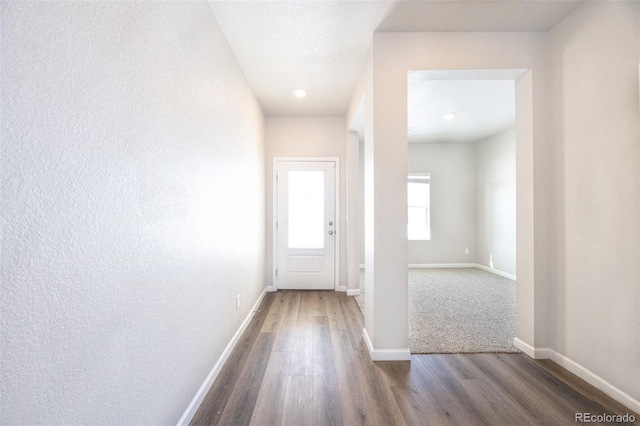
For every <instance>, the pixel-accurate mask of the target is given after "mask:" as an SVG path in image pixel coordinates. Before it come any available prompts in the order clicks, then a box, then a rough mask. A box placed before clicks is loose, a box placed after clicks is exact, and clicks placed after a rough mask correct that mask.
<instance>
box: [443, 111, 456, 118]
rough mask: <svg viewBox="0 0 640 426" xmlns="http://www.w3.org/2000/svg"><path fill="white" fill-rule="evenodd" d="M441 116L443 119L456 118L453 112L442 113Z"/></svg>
mask: <svg viewBox="0 0 640 426" xmlns="http://www.w3.org/2000/svg"><path fill="white" fill-rule="evenodd" d="M442 118H444V119H445V120H453V119H454V118H456V113H455V112H450V113H447V114H445V115H443V116H442Z"/></svg>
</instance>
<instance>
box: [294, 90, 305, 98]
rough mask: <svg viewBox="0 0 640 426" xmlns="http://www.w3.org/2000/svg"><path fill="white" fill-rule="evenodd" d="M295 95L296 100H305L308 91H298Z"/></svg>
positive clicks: (295, 91)
mask: <svg viewBox="0 0 640 426" xmlns="http://www.w3.org/2000/svg"><path fill="white" fill-rule="evenodd" d="M293 95H294V96H295V97H296V98H304V97H305V96H307V91H306V90H304V89H296V90H294V91H293Z"/></svg>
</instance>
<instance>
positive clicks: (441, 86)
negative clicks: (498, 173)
mask: <svg viewBox="0 0 640 426" xmlns="http://www.w3.org/2000/svg"><path fill="white" fill-rule="evenodd" d="M451 112H453V113H455V114H456V117H455V118H454V119H453V120H446V119H445V118H443V115H444V114H447V113H451ZM514 124H515V83H514V81H513V80H429V79H422V78H420V77H419V75H418V76H416V74H415V73H410V74H409V79H408V92H407V127H408V134H409V137H408V140H409V143H436V142H476V141H478V140H480V139H483V138H486V137H488V136H491V135H494V134H496V133H499V132H501V131H503V130H506V129H507V128H509V127H511V126H513V125H514Z"/></svg>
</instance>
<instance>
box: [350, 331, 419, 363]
mask: <svg viewBox="0 0 640 426" xmlns="http://www.w3.org/2000/svg"><path fill="white" fill-rule="evenodd" d="M362 335H363V336H364V340H365V342H366V343H367V348H368V349H369V355H371V360H372V361H410V360H411V351H409V348H406V349H373V344H372V343H371V339H370V338H369V333H367V329H366V328H363V329H362Z"/></svg>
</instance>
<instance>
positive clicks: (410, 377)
mask: <svg viewBox="0 0 640 426" xmlns="http://www.w3.org/2000/svg"><path fill="white" fill-rule="evenodd" d="M362 327H363V316H362V314H361V313H360V310H359V309H358V306H357V305H356V302H355V300H354V298H352V297H348V296H345V295H344V294H343V293H336V292H332V291H329V292H321V291H307V292H301V291H284V292H282V291H281V292H277V293H267V294H266V296H265V298H264V300H263V302H262V304H261V306H260V309H259V311H258V312H256V314H255V316H254V318H253V320H252V321H251V323H250V325H249V327H248V328H247V330H246V331H245V333H244V334H243V336H242V338H241V339H240V341H239V343H238V345H237V346H236V349H235V350H234V352H233V353H232V355H231V356H230V358H229V360H228V361H227V364H226V365H225V366H224V367H223V369H222V371H221V373H220V375H219V376H218V378H217V380H216V381H215V383H214V384H213V386H212V387H211V389H210V391H209V393H208V394H207V396H206V397H205V399H204V401H203V402H202V405H201V406H200V409H199V411H198V412H197V414H196V415H195V417H194V419H193V421H192V422H191V424H192V425H246V424H252V425H277V424H291V425H294V424H295V425H303V424H304V425H311V424H316V425H342V424H345V425H352V424H384V425H399V424H434V425H441V424H465V425H476V424H477V425H480V424H485V425H489V424H490V425H512V424H521V425H525V424H547V425H561V424H573V423H574V414H575V413H592V414H599V413H608V414H612V413H622V414H624V413H626V412H628V410H627V409H626V408H624V407H622V406H621V405H619V404H618V403H616V402H615V401H613V400H612V399H611V398H609V397H607V396H605V395H604V394H602V393H601V392H599V391H597V390H596V389H595V388H593V387H591V386H590V385H588V384H586V383H585V382H583V381H582V380H580V379H578V378H576V377H575V376H573V375H571V374H570V373H568V372H566V371H565V370H563V369H561V368H559V367H557V366H555V365H554V364H553V363H548V362H536V361H533V360H531V359H529V358H528V357H527V356H526V355H522V354H466V355H460V354H458V355H413V356H412V361H411V363H409V362H377V363H373V362H372V361H371V359H370V357H369V355H368V353H367V349H366V345H365V343H364V341H363V339H362ZM577 389H579V390H580V392H579V391H578V390H577Z"/></svg>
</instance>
